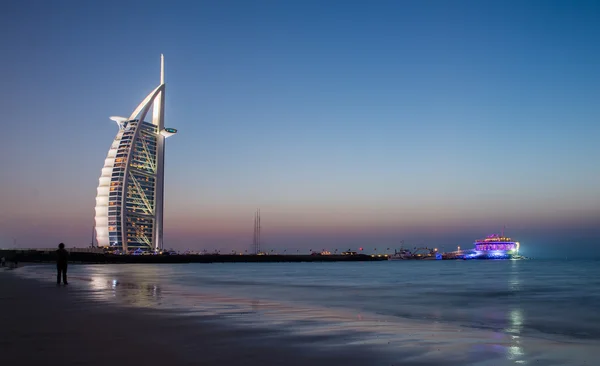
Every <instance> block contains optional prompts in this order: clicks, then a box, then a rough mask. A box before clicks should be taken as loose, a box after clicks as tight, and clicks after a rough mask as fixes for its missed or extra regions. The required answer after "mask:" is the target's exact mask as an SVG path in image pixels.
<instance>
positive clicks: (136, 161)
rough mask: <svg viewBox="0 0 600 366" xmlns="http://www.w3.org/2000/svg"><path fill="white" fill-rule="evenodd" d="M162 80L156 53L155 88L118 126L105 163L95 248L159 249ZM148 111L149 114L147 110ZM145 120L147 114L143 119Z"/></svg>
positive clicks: (98, 197)
mask: <svg viewBox="0 0 600 366" xmlns="http://www.w3.org/2000/svg"><path fill="white" fill-rule="evenodd" d="M164 106H165V80H164V58H163V56H162V55H161V73H160V85H159V86H157V87H156V88H155V89H154V90H153V91H152V92H150V94H148V96H147V97H146V98H145V99H144V100H143V101H142V103H140V105H138V106H137V108H136V109H135V110H134V111H133V113H132V114H131V115H130V116H129V118H126V117H111V119H112V120H113V121H115V122H116V123H117V124H118V126H119V131H118V132H117V136H116V137H115V139H114V141H113V143H112V145H111V146H110V149H109V150H108V155H107V156H106V160H105V161H104V167H103V168H102V174H101V175H100V181H99V184H98V193H97V195H96V216H95V222H96V226H95V232H96V241H97V243H98V246H100V247H110V248H113V249H118V250H120V251H125V252H127V251H131V250H136V249H142V250H144V251H146V250H157V249H162V246H163V190H164V188H163V184H164V166H163V165H164V156H165V138H166V137H169V136H172V135H174V134H175V133H177V130H175V129H173V128H164ZM151 107H152V112H151V113H150V114H149V113H148V112H150V108H151ZM147 116H151V118H149V119H148V120H146V117H147Z"/></svg>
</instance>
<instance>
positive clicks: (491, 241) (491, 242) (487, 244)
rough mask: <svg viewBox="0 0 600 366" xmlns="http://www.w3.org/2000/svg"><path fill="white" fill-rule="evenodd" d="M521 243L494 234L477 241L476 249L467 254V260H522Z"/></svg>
mask: <svg viewBox="0 0 600 366" xmlns="http://www.w3.org/2000/svg"><path fill="white" fill-rule="evenodd" d="M519 246H520V244H519V242H518V241H513V240H512V239H511V238H508V237H505V236H504V234H502V235H499V234H492V235H489V236H487V237H486V238H484V239H478V240H476V241H475V249H473V250H472V251H469V252H468V253H466V254H465V257H464V258H465V259H520V258H521V257H520V256H519Z"/></svg>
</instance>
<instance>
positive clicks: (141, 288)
mask: <svg viewBox="0 0 600 366" xmlns="http://www.w3.org/2000/svg"><path fill="white" fill-rule="evenodd" d="M90 284H91V290H92V293H93V297H94V298H95V299H96V300H104V301H112V300H115V298H117V299H116V300H117V301H120V302H122V303H124V304H129V305H137V306H142V307H152V306H157V305H160V303H161V300H162V291H161V288H160V286H159V285H157V284H156V283H151V282H144V281H142V282H137V281H134V282H132V281H123V280H118V279H116V278H113V277H107V276H104V275H100V274H93V275H92V277H91V281H90Z"/></svg>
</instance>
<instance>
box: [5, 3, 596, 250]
mask: <svg viewBox="0 0 600 366" xmlns="http://www.w3.org/2000/svg"><path fill="white" fill-rule="evenodd" d="M598 39H600V3H599V2H597V1H566V0H565V1H550V0H548V1H535V0H531V1H511V0H502V1H493V0H491V1H459V0H457V1H446V0H444V1H434V0H425V1H399V0H398V1H386V0H378V1H353V0H350V1H341V0H339V1H338V0H330V1H322V0H319V1H313V0H302V1H274V0H272V1H226V0H225V1H170V2H165V1H152V0H147V1H102V2H81V1H75V0H72V1H60V0H55V1H42V0H37V1H31V0H23V1H14V0H13V1H5V2H3V3H2V5H0V47H1V56H0V69H1V70H3V73H2V83H1V85H2V88H1V89H0V106H1V107H2V111H3V113H2V117H1V118H2V129H3V131H4V133H3V134H2V136H3V138H2V143H1V144H0V169H1V171H2V174H1V175H0V187H1V188H2V189H1V190H0V202H1V206H0V247H13V246H15V245H16V246H17V247H53V246H55V245H56V244H57V243H58V242H64V243H65V244H67V246H71V247H72V246H88V245H89V243H90V242H91V237H92V230H93V225H94V205H95V195H96V187H97V185H98V178H99V176H100V171H101V168H102V166H103V163H104V159H105V157H106V153H107V151H108V148H109V146H110V144H111V142H112V140H113V139H114V136H115V135H116V133H117V126H116V124H115V123H114V122H112V121H110V120H109V118H108V117H109V116H112V115H124V116H127V115H129V114H130V113H131V112H132V111H133V109H134V108H135V107H136V106H137V105H138V104H139V103H140V102H141V100H142V99H143V98H144V97H145V96H146V95H147V94H148V93H149V92H150V91H151V90H152V89H153V88H154V87H155V86H157V85H158V84H159V64H160V63H159V60H160V54H161V53H163V54H164V55H165V65H166V107H165V108H166V109H165V125H166V126H167V127H174V128H177V129H178V130H179V133H178V134H177V135H176V136H175V137H172V138H170V139H169V140H168V141H167V147H166V161H165V164H166V165H165V174H166V177H165V219H164V220H165V221H164V231H165V247H171V248H174V249H180V250H182V249H192V250H202V249H206V250H210V251H212V250H221V251H222V252H227V251H231V250H236V251H242V250H250V248H251V247H252V230H253V217H254V211H255V210H256V209H258V208H260V209H261V217H262V237H263V248H264V249H266V250H270V249H273V250H278V251H282V250H284V249H287V250H288V251H289V252H292V251H307V250H308V249H316V250H320V249H328V250H333V249H340V250H341V249H350V248H351V249H356V248H358V247H364V248H365V251H367V250H369V251H372V250H373V249H374V248H378V250H379V251H381V250H383V248H385V249H386V250H387V248H392V249H393V248H399V247H400V241H401V240H404V242H405V245H406V246H408V247H413V246H415V247H418V246H428V247H441V248H442V249H445V250H451V249H454V248H455V247H456V246H461V247H463V248H466V247H471V246H472V242H473V241H474V239H476V238H479V237H482V236H485V235H488V234H491V233H497V232H500V231H501V230H502V228H503V227H504V226H506V234H508V235H510V236H512V237H513V238H515V239H517V240H519V241H520V242H521V247H522V250H523V252H524V253H526V254H528V255H531V256H539V257H544V256H555V257H556V256H558V257H560V256H569V257H573V256H577V255H581V256H598V257H600V250H599V249H598V248H599V247H600V159H599V158H600V143H598V139H599V138H600V124H599V119H598V117H597V116H598V105H599V103H598V102H599V100H598V98H599V96H600V69H599V67H598V66H599V65H600V46H599V45H598Z"/></svg>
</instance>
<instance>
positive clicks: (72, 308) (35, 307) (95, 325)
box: [0, 269, 389, 366]
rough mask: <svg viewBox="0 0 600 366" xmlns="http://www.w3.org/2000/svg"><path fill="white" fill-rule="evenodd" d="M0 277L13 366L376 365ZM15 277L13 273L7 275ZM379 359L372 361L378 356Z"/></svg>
mask: <svg viewBox="0 0 600 366" xmlns="http://www.w3.org/2000/svg"><path fill="white" fill-rule="evenodd" d="M15 271H18V269H17V270H6V271H3V272H4V273H0V294H1V295H0V313H1V314H3V315H2V320H1V324H2V326H1V327H0V339H2V343H1V344H2V347H1V349H0V352H1V354H2V361H3V363H6V364H12V365H34V364H42V363H48V362H50V363H53V362H54V361H56V363H60V364H63V365H90V366H93V365H107V364H130V363H131V362H133V363H134V364H143V365H146V366H151V365H165V364H168V365H317V366H318V365H323V366H324V365H376V364H381V365H384V364H389V363H388V361H385V362H384V361H383V360H380V361H381V362H379V361H377V360H376V358H374V357H375V356H376V355H375V354H370V353H369V352H368V351H367V350H363V349H362V348H361V347H354V348H352V349H344V350H343V352H338V351H339V350H336V347H331V348H330V350H329V351H326V352H324V351H322V350H318V349H313V350H311V347H310V345H311V344H312V343H314V342H326V341H327V340H326V339H321V337H318V336H315V337H302V339H300V338H293V337H285V336H284V337H282V334H280V333H279V332H277V331H274V330H267V329H265V328H260V327H257V328H256V329H247V328H246V329H239V328H235V327H231V328H229V327H227V326H225V325H224V324H222V323H219V324H216V323H215V322H211V319H210V318H209V317H207V318H205V319H204V321H203V320H202V319H199V318H198V317H194V318H193V319H190V317H182V316H177V314H174V313H171V312H169V311H164V310H156V309H137V308H128V307H122V306H118V305H113V304H106V303H103V302H96V301H93V300H89V299H86V298H85V297H82V296H79V295H77V294H76V293H75V291H73V289H74V286H78V285H77V284H76V282H75V281H72V282H71V284H70V285H68V286H64V285H61V286H57V285H54V284H52V285H50V284H48V283H44V282H38V281H36V280H32V279H27V278H21V277H20V276H18V275H17V273H14V272H15ZM11 272H13V273H11ZM378 357H379V356H377V358H378Z"/></svg>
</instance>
